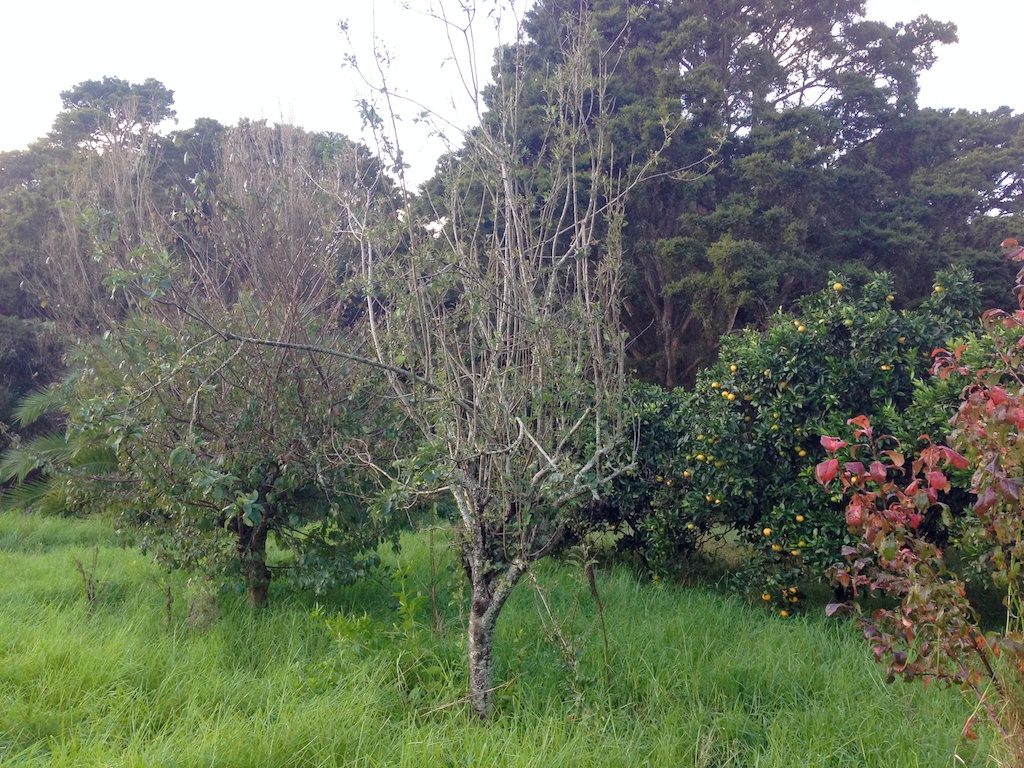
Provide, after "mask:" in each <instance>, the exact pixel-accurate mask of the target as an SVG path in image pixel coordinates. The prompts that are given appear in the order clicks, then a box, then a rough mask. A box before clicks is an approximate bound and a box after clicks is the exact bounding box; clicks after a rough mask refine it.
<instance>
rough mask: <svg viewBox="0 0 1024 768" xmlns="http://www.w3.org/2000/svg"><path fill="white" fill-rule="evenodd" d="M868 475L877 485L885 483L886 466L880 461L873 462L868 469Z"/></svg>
mask: <svg viewBox="0 0 1024 768" xmlns="http://www.w3.org/2000/svg"><path fill="white" fill-rule="evenodd" d="M868 474H869V475H870V476H871V479H872V480H874V481H875V482H876V483H884V482H885V464H883V463H882V462H880V461H872V462H871V466H870V467H869V468H868Z"/></svg>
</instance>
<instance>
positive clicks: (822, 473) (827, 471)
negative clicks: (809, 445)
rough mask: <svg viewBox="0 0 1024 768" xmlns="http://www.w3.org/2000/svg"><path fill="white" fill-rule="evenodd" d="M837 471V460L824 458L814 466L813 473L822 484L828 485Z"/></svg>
mask: <svg viewBox="0 0 1024 768" xmlns="http://www.w3.org/2000/svg"><path fill="white" fill-rule="evenodd" d="M838 473H839V460H838V459H826V460H825V461H823V462H821V463H820V464H818V466H816V467H815V468H814V475H815V477H817V478H818V482H819V483H821V484H822V485H828V484H829V483H831V482H832V481H833V480H835V477H836V475H837V474H838Z"/></svg>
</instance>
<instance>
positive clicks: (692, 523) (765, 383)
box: [615, 271, 977, 615]
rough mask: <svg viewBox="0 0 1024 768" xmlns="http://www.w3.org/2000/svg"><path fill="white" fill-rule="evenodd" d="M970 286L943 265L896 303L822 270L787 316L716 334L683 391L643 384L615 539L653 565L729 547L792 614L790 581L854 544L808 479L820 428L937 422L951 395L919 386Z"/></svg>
mask: <svg viewBox="0 0 1024 768" xmlns="http://www.w3.org/2000/svg"><path fill="white" fill-rule="evenodd" d="M976 295H977V293H976V288H975V287H974V285H973V283H972V281H971V276H970V274H969V273H966V272H963V271H956V272H946V273H942V274H941V275H940V276H939V278H938V279H937V282H936V290H935V291H934V293H933V294H932V297H931V298H930V299H929V300H928V301H926V302H924V303H923V304H922V305H921V306H920V307H917V308H914V309H904V310H898V309H896V308H895V307H894V298H895V297H894V295H893V293H892V288H891V284H890V283H889V282H888V280H887V278H886V277H885V276H878V277H876V278H874V279H873V280H871V281H870V282H868V283H867V284H866V285H865V286H863V288H862V289H861V290H859V291H853V290H850V289H849V288H848V286H847V284H846V283H845V282H844V281H843V280H842V278H841V277H839V276H833V278H832V279H831V282H830V284H829V286H828V287H827V288H826V289H825V290H823V291H821V292H819V293H817V294H815V295H813V296H809V297H807V298H806V299H805V300H804V301H803V302H801V304H800V311H799V313H798V314H797V315H795V316H792V315H786V314H783V313H779V314H777V315H775V316H774V317H773V318H772V320H771V322H770V323H769V325H768V327H767V328H766V329H765V330H763V331H754V330H748V331H744V332H742V333H739V334H735V335H732V336H728V337H726V338H724V339H723V340H722V347H721V358H720V360H719V361H718V362H717V363H716V364H715V365H713V366H712V367H710V368H708V369H706V370H704V371H702V372H700V373H699V374H698V376H697V385H696V387H695V389H694V390H693V391H692V392H688V393H681V392H678V391H677V392H672V393H662V392H656V391H655V390H644V391H643V392H642V394H643V395H644V396H646V398H647V399H646V401H642V402H640V403H639V404H638V405H637V406H636V409H637V412H638V413H639V415H640V417H641V454H640V458H641V462H640V468H639V469H638V471H637V473H636V474H635V475H634V476H633V477H630V478H625V479H623V480H621V481H620V482H619V483H618V486H617V496H616V497H615V501H616V502H617V504H618V508H617V510H616V512H615V514H617V515H618V519H619V520H620V521H623V522H624V523H625V527H626V528H627V530H628V535H626V536H624V537H623V543H624V544H625V545H629V546H633V547H637V548H639V549H641V551H643V553H644V555H645V557H646V558H647V561H648V563H649V564H650V566H651V567H652V568H653V569H654V571H655V572H656V573H660V574H667V573H671V572H678V571H679V569H680V568H681V567H685V565H686V564H687V563H691V562H693V559H694V557H695V555H696V554H698V553H700V552H707V551H708V548H709V547H713V546H715V545H725V544H728V546H730V547H731V548H733V549H734V550H735V549H736V548H737V547H739V548H741V552H742V554H741V555H740V556H738V557H736V558H735V559H736V560H737V561H738V563H739V564H738V569H739V572H738V574H737V576H736V579H737V582H738V584H739V585H741V586H742V587H743V588H745V589H748V590H750V592H751V593H752V594H753V595H760V597H761V598H762V599H763V600H764V601H765V602H767V603H770V604H772V605H773V606H774V608H775V609H776V610H777V611H779V612H780V613H783V614H784V615H789V614H790V613H791V612H792V610H793V608H794V607H795V606H796V605H797V604H798V603H799V600H800V593H799V590H798V585H799V583H800V582H801V581H803V580H805V579H807V578H821V577H823V575H824V572H825V570H826V569H827V568H828V567H829V566H830V565H832V564H833V563H834V562H835V561H836V559H837V558H838V556H839V548H840V546H842V544H843V543H844V541H845V543H851V542H850V541H848V540H847V534H846V532H845V530H844V529H843V527H842V525H841V524H840V523H837V522H836V520H837V516H836V511H837V510H838V509H839V508H840V502H841V499H840V497H839V496H838V495H836V494H834V493H830V492H828V491H825V490H823V489H822V488H821V487H820V486H819V485H818V484H817V483H815V481H814V477H813V473H812V466H813V463H814V461H815V459H817V458H820V457H821V456H822V454H823V451H822V448H821V446H820V445H819V442H818V436H819V435H821V434H823V433H829V432H831V431H833V427H834V426H835V425H841V424H843V423H844V422H845V420H846V419H847V418H849V417H850V416H851V415H853V414H856V413H862V412H866V413H869V414H872V417H873V418H875V419H877V420H879V421H880V422H882V423H884V424H885V425H886V428H887V429H888V430H889V431H891V432H894V433H898V434H907V435H913V436H916V435H917V434H919V433H921V432H924V431H929V430H931V429H935V428H941V425H943V423H944V422H946V421H947V420H948V418H949V415H950V414H951V413H952V411H953V408H954V407H955V403H956V392H955V390H953V389H950V388H948V387H945V388H943V387H932V386H926V385H925V383H924V379H925V377H926V376H927V373H928V369H929V366H930V353H931V351H932V349H933V348H935V347H936V346H939V345H940V344H942V343H944V341H945V340H946V339H947V338H949V337H951V336H956V335H962V334H964V333H965V332H966V331H967V330H968V329H969V328H971V323H972V320H971V318H972V316H973V312H974V304H975V297H976ZM645 429H646V431H645Z"/></svg>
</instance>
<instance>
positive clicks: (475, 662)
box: [351, 4, 654, 718]
mask: <svg viewBox="0 0 1024 768" xmlns="http://www.w3.org/2000/svg"><path fill="white" fill-rule="evenodd" d="M461 8H462V11H465V12H467V16H472V14H473V13H474V12H476V10H477V9H476V8H475V7H472V6H471V7H469V8H467V6H466V4H462V6H461ZM435 18H439V19H440V20H441V21H442V23H443V24H444V25H445V28H446V31H447V33H448V35H449V39H450V40H456V41H459V40H469V39H470V34H471V33H470V31H469V27H468V23H467V24H466V25H462V24H459V23H456V22H455V21H453V20H452V19H451V18H450V17H448V16H446V15H445V14H444V11H443V10H440V11H437V12H436V14H435ZM567 29H568V30H569V34H567V36H566V37H565V40H564V45H563V48H562V57H561V60H560V61H557V62H552V64H551V70H550V73H549V76H548V80H547V83H546V86H545V88H544V89H543V91H544V93H545V94H546V100H545V101H544V103H542V104H538V103H536V102H533V103H532V104H529V105H527V104H525V103H523V101H522V97H523V92H522V81H521V79H520V74H521V72H522V68H521V67H520V66H518V64H519V62H518V61H517V59H518V57H520V56H522V55H523V48H522V46H521V45H520V44H513V45H511V46H507V47H506V48H504V49H502V51H501V54H500V55H502V56H506V57H509V59H508V61H511V62H512V64H511V66H508V67H501V68H498V69H497V70H496V71H497V72H498V74H497V76H496V82H495V83H494V85H493V86H492V88H491V89H490V90H489V92H488V95H487V106H488V108H489V109H488V111H486V112H484V110H483V109H480V110H479V112H480V114H481V115H482V121H481V125H480V126H479V127H477V128H474V129H473V130H471V131H470V132H468V133H467V134H466V135H465V137H464V143H463V145H462V147H461V148H460V149H458V150H457V151H454V152H452V153H451V154H450V155H449V156H448V158H447V160H445V161H443V162H442V164H441V165H442V167H441V168H440V170H439V174H438V177H437V178H435V180H434V181H433V182H432V183H431V184H429V185H427V187H426V192H425V193H424V194H423V195H422V196H421V197H419V198H418V199H417V200H415V201H414V200H413V198H412V196H407V198H406V203H405V207H404V208H402V209H400V210H396V211H392V212H391V215H390V216H386V217H380V216H377V217H374V216H373V215H372V212H369V211H356V210H353V211H352V212H351V221H352V222H353V227H354V229H355V230H356V233H357V236H358V239H359V242H360V245H361V251H362V258H361V279H362V283H363V285H362V290H363V291H364V292H365V294H366V296H368V297H369V298H368V299H367V301H366V316H367V318H368V322H369V334H370V337H371V339H372V342H373V346H374V349H375V351H376V354H377V356H378V359H379V361H380V363H382V364H383V365H385V366H388V368H390V369H391V370H389V371H386V374H385V375H386V376H387V377H388V379H389V382H390V385H391V388H392V389H393V390H394V392H395V394H396V396H397V398H398V401H399V402H400V403H401V404H402V405H403V407H404V408H405V410H406V412H407V414H408V416H409V418H410V419H411V420H412V421H413V422H414V423H415V424H417V425H418V427H419V430H420V432H421V433H422V436H423V440H424V443H423V447H422V449H421V451H420V463H419V467H418V468H419V471H418V472H411V473H410V475H409V477H408V478H407V479H408V481H409V482H410V483H411V484H413V485H415V486H416V487H418V488H421V489H423V488H427V487H431V486H432V487H435V488H437V489H441V488H443V489H444V490H446V491H447V492H450V494H451V496H452V497H453V499H454V502H455V505H456V507H457V509H458V514H459V517H458V520H459V522H460V525H459V526H458V530H459V537H458V538H459V542H458V543H459V545H460V547H461V555H462V559H463V563H464V566H465V570H466V573H467V577H468V579H469V582H470V586H471V595H472V597H471V605H470V611H469V626H468V661H469V699H470V702H471V704H472V707H473V709H474V710H475V712H476V714H477V715H479V716H480V717H481V718H486V717H487V716H488V714H489V713H490V711H491V708H492V699H493V692H494V690H495V687H494V682H493V673H492V670H493V646H494V635H495V627H496V625H497V622H498V618H499V616H500V614H501V611H502V608H503V606H504V605H505V603H506V600H507V599H508V598H509V595H510V594H511V593H512V591H513V589H514V587H515V586H516V584H517V582H518V581H519V580H520V579H521V578H522V577H523V575H524V574H525V573H527V572H528V570H529V568H530V567H531V564H532V563H534V562H536V561H537V560H539V559H541V558H543V557H545V556H546V555H548V554H549V553H551V552H552V551H553V550H555V548H556V547H558V545H559V543H560V542H561V541H562V540H563V538H564V536H565V534H566V532H567V530H568V529H569V528H570V526H572V525H573V523H574V521H576V520H577V519H578V517H579V514H578V513H579V510H580V509H581V507H582V506H583V505H584V504H588V503H591V502H592V501H593V500H594V499H597V498H599V497H600V495H601V493H602V491H603V490H604V489H605V488H606V487H607V484H608V483H609V481H610V480H612V479H613V478H614V477H615V476H616V475H618V474H619V473H621V472H623V471H624V470H625V469H627V467H628V465H629V464H630V462H631V459H630V458H628V457H629V456H630V455H631V453H630V451H629V450H628V446H629V441H630V440H632V439H633V437H634V436H633V432H632V429H631V428H630V426H629V425H628V424H625V423H623V418H622V409H621V407H620V406H621V403H622V398H623V389H624V383H625V370H624V349H623V346H624V338H623V333H622V331H621V326H620V323H619V304H620V298H619V297H620V281H621V257H622V244H621V237H620V235H621V231H622V227H623V225H624V222H623V216H622V209H623V202H624V198H625V195H626V194H627V192H628V191H629V190H630V189H631V188H632V187H633V186H635V185H636V184H637V183H638V181H639V180H640V179H641V178H643V177H644V175H645V174H647V173H648V171H649V170H650V169H651V168H652V167H653V164H654V158H646V159H645V160H644V161H643V162H641V163H629V162H621V163H620V162H619V159H618V158H615V157H613V152H612V146H611V143H610V140H609V137H608V136H607V132H606V120H605V118H606V115H607V112H608V108H609V103H608V97H607V95H606V92H605V83H606V79H607V75H608V68H609V66H610V63H609V61H608V56H607V55H606V54H607V52H606V51H602V50H598V49H596V47H595V45H594V40H596V39H597V38H596V36H595V35H593V31H592V27H591V25H590V23H589V20H588V18H587V14H586V13H585V12H582V11H581V12H580V13H579V14H578V15H576V16H574V18H573V20H572V23H567ZM376 63H377V64H378V67H377V71H376V72H375V75H376V76H384V75H386V71H387V67H386V64H387V62H386V60H385V58H384V57H379V58H378V59H377V62H376ZM471 68H472V65H471V63H470V64H468V65H465V67H464V68H462V69H460V70H459V71H460V73H462V75H463V78H464V82H465V83H466V85H467V90H468V91H469V92H470V93H471V95H472V96H474V98H477V99H479V96H478V95H477V92H476V85H475V84H476V83H477V82H478V79H477V78H476V76H475V75H472V74H467V73H469V72H470V70H471ZM367 79H370V78H367ZM377 82H378V84H380V87H379V89H378V90H377V95H378V96H379V97H380V98H379V99H378V100H377V101H376V102H374V103H373V104H372V105H368V106H367V109H366V113H367V116H368V119H369V122H370V123H371V124H372V125H374V126H375V127H376V128H377V129H378V130H379V131H380V132H381V133H382V138H381V139H380V140H379V142H378V144H379V147H380V148H381V151H382V152H384V153H388V152H390V153H391V154H392V160H393V162H394V165H395V167H399V168H400V166H401V145H400V143H399V141H398V140H397V139H396V137H395V135H394V134H389V132H388V129H389V128H391V127H392V126H394V125H397V124H398V121H396V120H393V119H390V118H391V117H392V116H393V113H390V112H389V110H391V108H392V107H394V105H395V101H394V98H395V97H394V92H393V91H392V90H390V89H389V88H388V87H387V85H386V81H384V83H383V84H381V83H382V81H381V80H377ZM535 92H536V91H535ZM477 103H478V106H479V104H480V102H479V101H478V102H477ZM527 110H529V112H530V116H527V115H526V112H527ZM538 115H539V116H540V119H539V120H538V119H537V117H538ZM527 125H530V126H531V127H530V131H529V138H527V137H526V135H525V134H526V131H525V128H526V126H527ZM538 128H539V130H538ZM627 160H628V159H627ZM616 168H618V169H620V170H615V169H616ZM621 169H626V170H621ZM424 200H425V201H426V205H423V202H424ZM400 368H401V369H405V370H407V371H409V372H410V375H402V374H400V373H397V372H395V369H400ZM624 444H625V445H626V446H627V450H626V451H625V452H623V451H622V447H623V445H624ZM623 456H626V457H627V458H625V459H623V458H622V457H623Z"/></svg>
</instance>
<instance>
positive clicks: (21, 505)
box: [0, 477, 67, 512]
mask: <svg viewBox="0 0 1024 768" xmlns="http://www.w3.org/2000/svg"><path fill="white" fill-rule="evenodd" d="M66 502H67V497H66V494H65V493H64V487H63V484H62V483H61V482H59V481H58V480H57V479H56V478H54V477H41V478H37V479H35V480H29V481H27V482H23V483H19V484H18V485H16V486H14V487H13V488H9V489H8V490H6V491H4V492H3V493H0V512H6V511H9V510H19V511H27V510H33V511H38V512H55V511H60V510H63V509H64V507H65V505H66Z"/></svg>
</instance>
